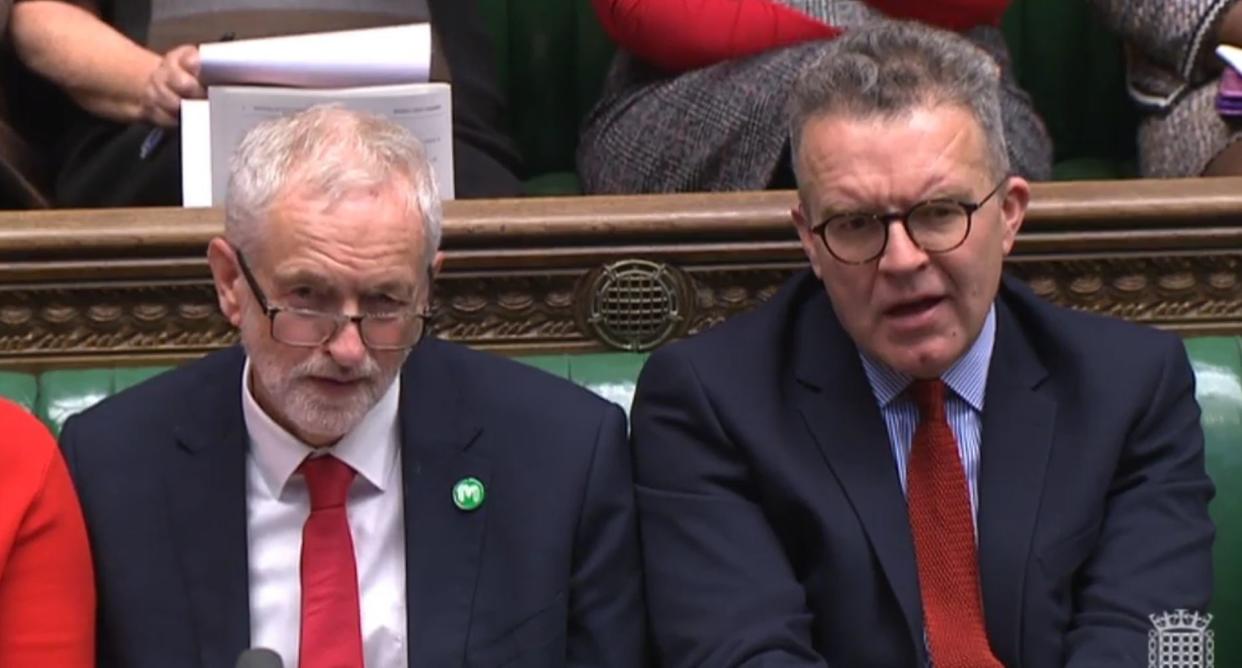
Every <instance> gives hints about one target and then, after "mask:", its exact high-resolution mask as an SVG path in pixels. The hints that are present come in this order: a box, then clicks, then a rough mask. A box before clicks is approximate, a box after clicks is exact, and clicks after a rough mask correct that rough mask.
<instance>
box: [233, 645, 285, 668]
mask: <svg viewBox="0 0 1242 668" xmlns="http://www.w3.org/2000/svg"><path fill="white" fill-rule="evenodd" d="M284 666H285V662H284V661H281V660H280V655H279V654H277V653H276V652H273V651H272V650H270V649H267V648H266V647H256V648H254V649H248V650H246V651H244V652H242V653H241V656H239V657H237V666H236V667H235V668H284Z"/></svg>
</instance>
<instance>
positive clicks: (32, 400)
mask: <svg viewBox="0 0 1242 668" xmlns="http://www.w3.org/2000/svg"><path fill="white" fill-rule="evenodd" d="M1186 347H1187V349H1188V351H1189V353H1190V357H1191V361H1192V363H1193V364H1194V369H1195V375H1196V378H1197V382H1198V388H1197V389H1198V398H1199V402H1200V404H1201V405H1202V407H1203V419H1202V422H1203V428H1204V432H1205V435H1206V438H1207V454H1208V469H1209V471H1210V472H1211V475H1212V478H1213V479H1214V480H1215V482H1216V499H1215V500H1214V501H1213V502H1212V508H1211V510H1212V516H1213V517H1214V518H1215V521H1216V524H1217V537H1216V552H1215V554H1216V558H1215V563H1216V593H1215V597H1214V600H1213V603H1212V612H1213V613H1214V615H1215V616H1216V619H1215V622H1214V624H1213V627H1214V629H1215V633H1216V657H1217V662H1216V665H1217V666H1242V521H1239V518H1242V337H1203V338H1192V339H1187V340H1186ZM519 359H521V360H522V361H524V362H527V363H529V364H531V365H533V366H536V367H539V368H541V369H544V370H546V371H548V372H551V373H554V374H556V375H558V376H562V377H565V378H569V379H571V380H574V381H575V382H577V383H579V384H581V385H583V386H585V387H587V388H589V389H591V390H593V391H595V392H597V393H599V394H601V395H602V396H604V397H606V398H608V399H610V400H612V401H615V402H617V403H619V404H621V405H622V406H624V407H626V408H628V406H629V403H630V398H631V397H632V396H633V392H634V380H635V379H636V378H637V376H638V371H639V369H640V368H641V367H642V363H643V360H644V359H645V356H644V355H642V354H631V353H593V354H567V355H540V356H530V357H520V358H519ZM165 369H166V367H134V368H117V369H104V368H95V369H77V370H56V371H47V372H44V373H43V374H41V375H39V376H37V377H36V376H32V375H27V374H20V373H11V372H10V373H0V394H3V395H5V396H8V397H9V398H11V399H14V400H16V401H18V402H20V403H22V404H23V405H25V406H26V407H28V408H30V409H31V410H33V411H34V412H35V414H36V415H38V416H39V417H40V418H41V419H43V421H44V422H45V423H46V424H47V425H48V426H49V427H50V428H52V429H53V430H54V431H59V429H60V426H61V425H62V424H64V421H65V419H66V418H67V417H69V416H70V415H72V414H73V413H76V412H78V411H81V410H83V409H85V408H87V407H88V406H90V405H92V404H94V403H95V402H97V401H99V400H101V399H103V398H104V397H107V396H108V395H111V394H113V393H115V392H118V391H120V390H122V389H124V388H126V387H129V386H130V385H133V384H135V383H137V382H140V381H142V380H144V379H146V378H148V377H150V376H152V375H154V374H157V373H160V372H162V371H164V370H165Z"/></svg>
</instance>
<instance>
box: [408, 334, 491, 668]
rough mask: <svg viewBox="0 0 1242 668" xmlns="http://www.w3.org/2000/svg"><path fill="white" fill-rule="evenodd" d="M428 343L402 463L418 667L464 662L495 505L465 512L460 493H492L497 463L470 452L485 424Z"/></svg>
mask: <svg viewBox="0 0 1242 668" xmlns="http://www.w3.org/2000/svg"><path fill="white" fill-rule="evenodd" d="M442 346H443V344H441V343H439V342H437V341H435V340H428V341H425V342H423V343H422V344H420V346H419V347H418V348H417V349H416V350H415V351H414V353H412V354H411V355H410V360H409V362H408V363H407V364H406V367H405V369H404V371H403V374H402V379H401V417H400V420H401V441H402V451H401V462H402V481H403V486H404V490H405V501H404V503H405V505H404V508H405V554H406V559H405V561H406V618H407V624H408V629H407V631H408V634H409V635H408V637H409V638H410V644H409V661H410V665H412V666H459V665H463V664H464V663H465V661H464V656H465V647H466V637H467V632H468V631H469V626H470V611H471V605H472V603H473V601H474V590H475V585H476V582H477V579H478V572H479V564H480V561H481V559H482V547H483V531H484V527H485V526H486V523H487V515H488V505H489V504H488V503H486V502H485V503H483V505H482V506H480V507H479V508H478V509H476V510H473V511H463V510H460V509H458V508H457V507H456V506H455V505H454V503H453V498H452V494H453V488H454V486H455V485H456V484H457V482H458V481H460V480H461V479H463V478H467V477H474V478H478V479H479V480H480V481H482V482H483V484H484V487H485V488H486V487H487V486H489V485H490V484H491V482H492V475H491V473H492V470H491V466H490V462H488V461H487V460H486V459H483V458H480V457H478V456H477V455H474V454H472V453H469V452H467V448H468V446H469V445H470V444H471V443H472V442H473V441H474V440H475V438H477V436H478V434H479V432H480V426H479V424H478V421H477V420H476V419H475V416H474V415H473V414H472V413H471V412H470V411H469V410H468V407H467V406H466V402H465V401H464V400H463V397H462V395H461V386H460V385H459V384H458V383H456V382H454V378H455V376H454V373H460V372H459V371H458V370H455V369H452V368H449V365H447V364H445V363H444V355H442V354H438V351H437V349H438V348H441V347H442Z"/></svg>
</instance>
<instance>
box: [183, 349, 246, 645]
mask: <svg viewBox="0 0 1242 668" xmlns="http://www.w3.org/2000/svg"><path fill="white" fill-rule="evenodd" d="M213 362H214V364H213V365H212V366H210V367H207V368H204V373H203V374H202V375H201V376H200V377H198V378H195V379H194V382H195V383H196V386H197V387H196V393H195V394H194V395H193V396H192V397H189V398H188V399H187V401H186V404H185V405H186V406H187V409H186V413H185V416H184V417H183V419H182V420H181V421H180V422H179V423H178V426H177V429H176V437H177V445H178V447H176V448H174V449H171V450H170V451H169V454H168V455H167V457H166V458H165V462H164V480H165V484H166V485H167V494H168V505H169V508H168V514H169V518H170V523H171V527H170V530H171V532H172V535H173V537H174V540H175V542H176V549H177V551H178V553H179V555H180V558H181V565H182V569H183V573H184V576H185V583H186V589H187V593H188V594H189V598H190V608H191V611H192V614H193V623H194V627H195V631H196V633H195V636H196V638H197V640H198V649H199V655H200V657H201V665H203V666H231V665H233V663H234V662H235V661H236V660H237V655H238V654H239V653H240V652H242V650H244V649H246V648H247V647H248V646H249V644H250V589H249V578H250V575H249V567H248V562H247V552H248V547H247V538H246V450H247V447H248V446H247V441H246V429H245V423H244V421H243V418H242V408H241V374H242V365H243V362H244V357H243V354H242V352H241V351H240V349H236V348H235V349H232V350H229V351H226V352H223V353H218V354H217V359H216V360H214V361H205V362H200V364H211V363H213Z"/></svg>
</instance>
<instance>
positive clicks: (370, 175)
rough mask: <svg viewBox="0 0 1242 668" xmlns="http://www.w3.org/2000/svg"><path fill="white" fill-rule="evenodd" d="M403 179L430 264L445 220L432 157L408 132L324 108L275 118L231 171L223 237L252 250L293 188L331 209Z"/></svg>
mask: <svg viewBox="0 0 1242 668" xmlns="http://www.w3.org/2000/svg"><path fill="white" fill-rule="evenodd" d="M394 177H395V178H401V179H404V180H405V181H406V182H408V184H409V186H410V189H411V190H412V191H413V192H409V191H406V200H407V207H408V208H409V212H410V216H411V217H413V216H414V214H415V213H418V214H421V217H422V220H423V238H424V242H425V246H426V248H425V250H424V253H425V255H426V257H425V258H424V259H425V261H426V262H427V263H428V265H430V263H431V262H432V260H433V258H434V257H435V252H436V250H437V249H438V248H439V247H440V227H441V221H442V218H443V213H442V211H441V207H440V191H439V187H438V186H437V185H436V179H435V174H434V172H433V171H432V169H431V164H430V163H429V162H428V161H427V154H426V151H424V150H423V145H422V143H421V142H419V141H418V139H416V138H414V136H413V135H411V134H410V133H409V132H408V131H406V129H405V128H403V127H401V126H400V125H397V124H396V123H393V122H392V121H389V120H387V119H384V118H381V117H379V116H375V115H372V114H368V113H363V112H359V111H352V110H349V109H344V108H342V107H340V106H337V105H318V106H314V107H311V108H309V109H306V110H304V111H300V112H297V113H293V114H289V115H287V116H281V117H279V118H273V119H269V120H266V121H263V122H262V123H260V124H258V125H257V126H255V127H254V128H253V129H251V130H250V132H248V133H246V136H245V137H244V138H242V141H241V144H240V145H238V147H237V150H236V151H234V152H233V156H232V159H231V161H230V164H229V190H228V196H227V197H226V198H225V205H224V208H225V223H224V236H225V238H226V239H228V240H229V242H230V243H232V244H233V245H234V246H236V247H237V248H240V249H242V250H243V251H246V252H249V251H253V250H254V248H255V244H256V243H257V242H258V237H259V234H260V227H261V223H262V221H263V219H264V217H265V216H266V215H267V213H268V212H269V209H270V208H271V206H272V204H273V203H274V202H275V200H276V199H277V198H278V197H279V196H280V195H281V194H282V193H284V192H285V191H286V190H287V189H288V188H290V187H291V186H294V185H298V186H304V187H308V188H310V189H311V190H312V191H314V192H316V193H321V194H322V195H323V196H324V197H325V198H326V199H327V200H328V202H330V203H333V204H334V203H336V202H339V201H340V200H342V199H343V198H344V197H345V196H346V195H348V194H349V193H351V192H354V191H357V190H358V189H362V188H372V187H377V186H382V185H384V184H387V183H389V182H390V181H392V179H393V178H394Z"/></svg>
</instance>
